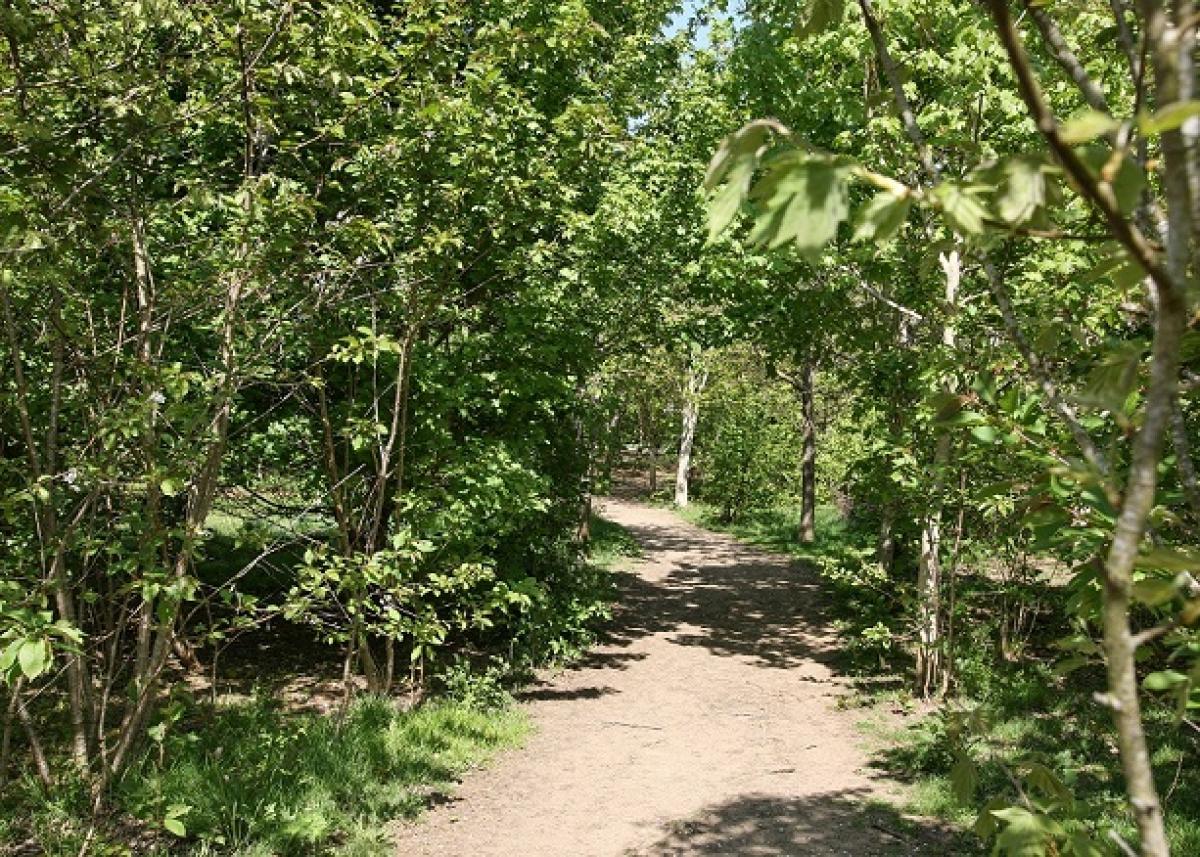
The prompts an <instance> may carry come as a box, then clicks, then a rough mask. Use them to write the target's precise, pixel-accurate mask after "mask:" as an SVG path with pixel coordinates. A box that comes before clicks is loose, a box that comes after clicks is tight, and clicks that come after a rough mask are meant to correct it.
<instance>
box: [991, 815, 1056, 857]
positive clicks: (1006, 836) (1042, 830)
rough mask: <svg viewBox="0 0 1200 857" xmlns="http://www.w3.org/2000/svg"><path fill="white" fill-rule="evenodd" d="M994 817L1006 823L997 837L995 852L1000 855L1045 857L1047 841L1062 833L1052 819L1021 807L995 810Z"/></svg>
mask: <svg viewBox="0 0 1200 857" xmlns="http://www.w3.org/2000/svg"><path fill="white" fill-rule="evenodd" d="M992 815H994V816H995V817H996V818H998V819H999V820H1000V821H1003V822H1005V825H1004V829H1003V830H1001V831H1000V834H999V835H998V836H997V837H996V847H995V850H996V852H997V853H999V854H1009V855H1014V857H1043V855H1044V854H1045V853H1046V848H1045V846H1046V842H1047V840H1049V839H1050V838H1051V837H1052V836H1054V835H1055V834H1057V833H1061V831H1062V828H1061V827H1060V826H1059V825H1058V824H1057V823H1055V822H1054V821H1053V820H1052V819H1050V818H1047V817H1046V816H1044V815H1041V814H1040V813H1032V812H1030V811H1029V810H1027V809H1024V808H1022V807H1019V806H1010V807H1006V808H1004V809H994V810H992Z"/></svg>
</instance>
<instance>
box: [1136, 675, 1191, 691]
mask: <svg viewBox="0 0 1200 857" xmlns="http://www.w3.org/2000/svg"><path fill="white" fill-rule="evenodd" d="M1187 681H1188V677H1187V676H1185V675H1184V674H1183V673H1179V672H1175V670H1161V671H1159V672H1153V673H1150V675H1148V676H1146V678H1145V679H1143V680H1142V687H1144V688H1146V690H1171V689H1172V688H1175V687H1178V686H1179V685H1181V684H1186V683H1187Z"/></svg>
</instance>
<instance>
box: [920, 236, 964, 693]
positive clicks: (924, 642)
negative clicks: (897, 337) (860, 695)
mask: <svg viewBox="0 0 1200 857" xmlns="http://www.w3.org/2000/svg"><path fill="white" fill-rule="evenodd" d="M938 261H939V262H941V266H942V272H943V273H944V274H945V276H946V307H947V309H948V311H950V312H953V310H954V307H955V306H956V304H957V301H958V286H959V282H960V280H961V279H962V257H961V256H960V255H959V252H958V250H957V249H954V250H951V251H950V252H948V253H942V254H940V255H939V256H938ZM942 344H943V345H944V346H946V347H947V348H953V347H954V345H955V335H954V325H953V324H952V323H951V322H949V321H948V322H947V323H946V324H945V325H944V326H943V328H942ZM950 452H951V449H950V435H949V434H947V433H946V432H945V431H942V432H941V433H940V434H939V436H938V439H937V446H936V448H935V450H934V455H933V485H932V486H931V491H930V498H931V499H930V505H929V508H928V509H927V510H926V513H925V518H924V519H923V520H922V522H921V552H920V556H919V557H918V560H917V563H918V564H917V663H916V676H915V680H916V690H917V693H919V694H921V696H922V697H923V698H925V699H928V698H929V697H930V696H932V695H933V694H934V693H935V692H936V690H937V688H938V685H939V683H940V682H939V678H940V675H941V591H942V565H941V547H942V494H943V491H944V488H945V475H946V468H947V467H948V466H949V465H950Z"/></svg>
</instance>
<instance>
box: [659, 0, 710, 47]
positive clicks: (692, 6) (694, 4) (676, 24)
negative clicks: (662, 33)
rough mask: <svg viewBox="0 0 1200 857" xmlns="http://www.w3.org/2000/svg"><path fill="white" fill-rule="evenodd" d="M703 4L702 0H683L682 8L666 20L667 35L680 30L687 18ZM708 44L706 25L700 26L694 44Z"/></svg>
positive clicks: (684, 25) (685, 23) (699, 45)
mask: <svg viewBox="0 0 1200 857" xmlns="http://www.w3.org/2000/svg"><path fill="white" fill-rule="evenodd" d="M702 4H703V0H685V2H684V4H683V8H682V9H681V10H680V11H679V12H676V13H675V14H674V15H672V16H671V19H670V20H669V21H668V22H667V30H666V31H667V35H669V36H673V35H675V34H676V33H678V32H681V31H682V30H683V29H684V28H685V27H686V26H687V22H688V20H689V19H690V18H691V17H692V16H693V15H694V14H696V10H697V9H699V8H700V6H701V5H702ZM707 45H708V25H705V26H703V27H701V28H700V30H699V32H697V33H696V46H697V47H701V48H702V47H706V46H707Z"/></svg>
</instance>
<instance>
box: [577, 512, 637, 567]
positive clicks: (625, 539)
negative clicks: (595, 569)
mask: <svg viewBox="0 0 1200 857" xmlns="http://www.w3.org/2000/svg"><path fill="white" fill-rule="evenodd" d="M589 526H590V531H591V539H590V540H589V543H588V559H589V560H590V561H591V562H592V563H593V564H594V565H598V566H600V567H601V568H610V567H612V566H613V565H614V564H616V563H617V562H619V561H621V560H622V559H626V558H628V557H636V556H641V553H642V548H641V545H639V544H638V541H637V539H636V538H634V536H633V533H631V532H629V530H627V529H625V527H622V526H621V525H620V524H618V523H615V522H613V521H609V520H607V519H605V518H601V517H599V516H598V515H592V521H591V524H590V525H589Z"/></svg>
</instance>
